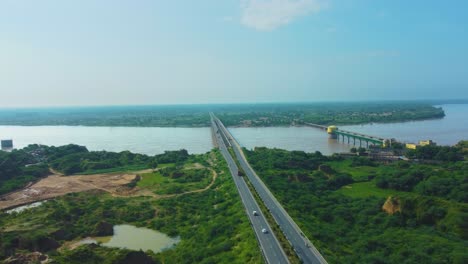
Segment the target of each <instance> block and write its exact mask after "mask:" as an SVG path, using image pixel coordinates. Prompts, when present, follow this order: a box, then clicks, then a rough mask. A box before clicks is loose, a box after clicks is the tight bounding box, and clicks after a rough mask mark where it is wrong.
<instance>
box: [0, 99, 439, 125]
mask: <svg viewBox="0 0 468 264" xmlns="http://www.w3.org/2000/svg"><path fill="white" fill-rule="evenodd" d="M209 112H215V113H216V114H217V115H218V117H220V118H221V119H222V120H223V122H224V123H225V125H229V126H277V125H285V126H288V125H301V124H303V123H317V124H323V125H328V124H362V123H369V122H397V121H409V120H421V119H428V118H441V117H444V111H443V110H442V109H441V108H436V107H433V106H431V104H430V103H422V102H403V103H402V102H380V103H375V102H374V103H370V102H369V103H362V102H360V103H296V104H233V105H186V106H184V105H179V106H133V107H94V108H93V107H89V108H56V109H15V110H2V111H0V124H1V125H28V126H33V125H70V126H74V125H83V126H144V127H175V126H186V127H202V126H209V125H210V118H209V115H208V113H209Z"/></svg>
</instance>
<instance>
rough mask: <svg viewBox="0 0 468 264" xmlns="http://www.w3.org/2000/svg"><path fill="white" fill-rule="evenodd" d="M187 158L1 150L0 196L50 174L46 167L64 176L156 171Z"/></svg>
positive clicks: (68, 149) (39, 148)
mask: <svg viewBox="0 0 468 264" xmlns="http://www.w3.org/2000/svg"><path fill="white" fill-rule="evenodd" d="M188 157H189V154H188V153H187V151H186V150H185V149H182V150H178V151H166V152H164V153H163V154H159V155H155V156H153V157H151V156H147V155H142V154H135V153H131V152H129V151H122V152H119V153H115V152H107V151H88V149H86V147H83V146H78V145H73V144H70V145H65V146H60V147H48V146H43V145H30V146H28V147H26V148H24V149H20V150H13V151H12V152H3V151H0V194H4V193H7V192H10V191H13V190H15V189H18V188H21V187H24V186H25V185H26V184H28V183H29V182H33V181H35V180H37V179H40V178H41V177H44V176H46V175H49V174H50V172H49V168H52V169H53V170H54V171H57V172H60V173H63V174H65V175H70V174H95V173H109V172H122V171H136V170H142V169H147V168H156V167H157V166H158V163H182V162H184V161H185V160H187V159H188Z"/></svg>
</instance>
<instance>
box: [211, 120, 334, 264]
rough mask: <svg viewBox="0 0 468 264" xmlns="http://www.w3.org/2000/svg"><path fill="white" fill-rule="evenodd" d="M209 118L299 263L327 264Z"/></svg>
mask: <svg viewBox="0 0 468 264" xmlns="http://www.w3.org/2000/svg"><path fill="white" fill-rule="evenodd" d="M211 116H212V119H213V120H214V121H213V122H215V123H216V125H217V128H218V129H219V130H220V131H221V133H223V134H224V136H225V137H226V139H227V141H228V142H229V144H230V145H231V146H232V148H233V150H234V153H235V154H236V157H237V160H238V161H239V164H240V166H241V167H242V169H243V170H244V172H245V173H246V176H247V177H248V179H249V181H250V182H251V183H252V185H253V186H254V188H255V190H256V191H257V193H258V195H259V196H260V198H261V199H262V201H263V203H264V204H265V206H266V207H267V208H268V210H269V213H270V214H271V215H272V216H273V219H275V221H276V223H277V224H278V226H279V227H280V228H281V231H282V232H283V234H284V235H285V237H286V238H287V239H288V240H289V242H290V243H291V245H292V247H293V248H294V251H295V252H296V254H297V255H298V257H299V258H300V259H301V261H302V262H303V263H310V264H324V263H327V262H326V260H325V259H324V258H323V257H322V255H321V254H320V253H319V251H318V250H317V249H316V248H315V246H314V245H313V244H312V242H310V240H309V239H308V238H307V237H306V236H305V235H304V233H303V232H302V231H301V229H300V228H299V226H297V224H296V223H295V222H294V220H293V219H292V218H291V217H290V216H289V214H288V213H287V212H286V210H285V209H284V208H283V206H281V204H280V203H279V202H278V201H277V200H276V198H275V197H274V195H273V194H272V193H271V192H270V190H269V189H268V188H267V186H266V185H265V184H264V183H263V181H262V180H261V179H260V177H258V175H257V174H256V173H255V171H254V170H253V169H252V168H251V167H250V165H249V163H248V161H247V159H246V157H245V156H244V153H243V152H242V149H241V147H240V145H239V144H238V142H237V141H236V140H235V139H234V137H233V136H232V135H231V133H230V132H229V131H228V130H227V129H226V127H224V125H223V124H222V122H221V121H220V120H219V119H218V118H216V117H215V116H214V115H213V114H211Z"/></svg>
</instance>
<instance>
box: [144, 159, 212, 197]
mask: <svg viewBox="0 0 468 264" xmlns="http://www.w3.org/2000/svg"><path fill="white" fill-rule="evenodd" d="M141 177H142V179H141V180H140V181H139V182H138V184H137V185H138V186H140V187H147V188H151V189H152V190H153V192H154V193H156V194H177V193H183V192H188V191H193V190H197V189H202V188H203V187H204V186H207V185H208V184H209V183H210V182H211V181H212V173H211V172H210V171H209V170H208V169H206V168H194V169H192V168H190V167H189V168H184V167H183V166H167V167H164V168H162V169H161V170H158V171H155V172H152V173H145V174H142V175H141Z"/></svg>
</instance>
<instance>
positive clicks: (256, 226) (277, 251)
mask: <svg viewBox="0 0 468 264" xmlns="http://www.w3.org/2000/svg"><path fill="white" fill-rule="evenodd" d="M213 118H214V117H213V116H212V121H211V123H212V128H213V133H214V139H215V140H216V143H217V145H218V146H219V149H220V151H221V154H222V155H223V157H224V159H225V160H226V162H227V164H228V167H229V171H230V172H231V175H232V178H233V180H234V183H235V184H236V187H237V191H238V192H239V195H240V197H241V200H242V203H243V204H244V208H245V210H246V213H247V216H248V218H249V220H250V223H251V225H252V228H253V230H254V232H255V235H256V237H257V240H258V242H259V244H260V248H261V250H262V254H263V256H264V258H265V260H266V262H267V263H271V264H273V263H275V264H276V263H278V264H289V260H288V258H287V256H286V254H285V253H284V251H283V249H282V247H281V245H280V244H279V242H278V239H277V238H276V236H275V235H274V233H273V232H272V230H271V227H270V225H269V224H268V222H267V220H266V218H265V216H264V215H263V213H262V212H261V210H260V207H259V205H258V204H257V202H256V201H255V198H254V197H253V195H252V193H251V192H250V189H249V187H248V186H247V183H246V182H245V180H244V178H243V177H240V176H238V171H239V168H238V167H237V164H236V162H235V161H234V159H233V158H232V156H231V154H230V153H229V151H228V149H227V147H226V144H229V143H228V138H227V136H226V135H225V134H224V131H223V130H221V129H220V128H219V126H218V123H217V122H216V121H215V120H214V119H213ZM254 211H256V212H257V213H256V215H254V214H253V212H254ZM265 231H266V232H265Z"/></svg>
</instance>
